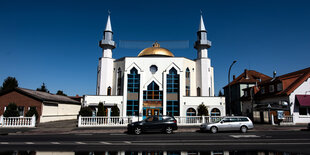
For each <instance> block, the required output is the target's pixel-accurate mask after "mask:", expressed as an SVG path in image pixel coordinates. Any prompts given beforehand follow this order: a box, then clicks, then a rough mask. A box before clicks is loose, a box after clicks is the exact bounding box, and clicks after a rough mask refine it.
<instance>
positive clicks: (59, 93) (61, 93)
mask: <svg viewBox="0 0 310 155" xmlns="http://www.w3.org/2000/svg"><path fill="white" fill-rule="evenodd" d="M56 95H62V96H67V94H65V93H64V92H63V91H62V90H58V91H57V93H56Z"/></svg>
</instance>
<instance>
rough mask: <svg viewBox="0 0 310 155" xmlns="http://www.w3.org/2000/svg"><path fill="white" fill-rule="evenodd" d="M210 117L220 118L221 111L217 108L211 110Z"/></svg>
mask: <svg viewBox="0 0 310 155" xmlns="http://www.w3.org/2000/svg"><path fill="white" fill-rule="evenodd" d="M211 116H221V111H220V110H219V109H217V108H213V109H212V110H211Z"/></svg>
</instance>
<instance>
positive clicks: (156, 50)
mask: <svg viewBox="0 0 310 155" xmlns="http://www.w3.org/2000/svg"><path fill="white" fill-rule="evenodd" d="M148 56H157V57H158V56H164V57H174V55H173V54H172V53H171V52H170V51H169V50H168V49H165V48H162V47H160V45H159V44H158V43H157V42H155V43H154V44H153V47H149V48H146V49H144V50H142V51H141V52H140V53H139V55H138V57H148Z"/></svg>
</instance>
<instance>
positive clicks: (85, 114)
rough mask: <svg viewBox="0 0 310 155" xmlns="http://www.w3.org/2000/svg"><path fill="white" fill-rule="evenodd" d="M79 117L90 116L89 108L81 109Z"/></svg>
mask: <svg viewBox="0 0 310 155" xmlns="http://www.w3.org/2000/svg"><path fill="white" fill-rule="evenodd" d="M79 115H81V116H92V115H93V112H92V110H91V108H90V107H81V109H80V112H79Z"/></svg>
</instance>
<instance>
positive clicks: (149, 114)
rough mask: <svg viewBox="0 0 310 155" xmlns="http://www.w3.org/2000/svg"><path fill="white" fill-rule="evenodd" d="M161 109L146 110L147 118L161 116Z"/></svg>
mask: <svg viewBox="0 0 310 155" xmlns="http://www.w3.org/2000/svg"><path fill="white" fill-rule="evenodd" d="M159 112H160V110H159V109H146V116H152V115H156V116H157V115H159Z"/></svg>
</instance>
